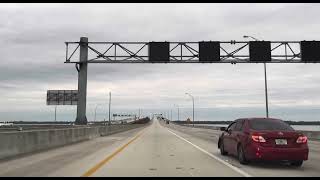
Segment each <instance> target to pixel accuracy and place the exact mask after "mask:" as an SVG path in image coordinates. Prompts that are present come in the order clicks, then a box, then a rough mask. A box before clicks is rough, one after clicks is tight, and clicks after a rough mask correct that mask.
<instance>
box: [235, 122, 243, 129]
mask: <svg viewBox="0 0 320 180" xmlns="http://www.w3.org/2000/svg"><path fill="white" fill-rule="evenodd" d="M243 122H244V121H243V120H239V121H237V124H236V127H235V131H242V129H243Z"/></svg>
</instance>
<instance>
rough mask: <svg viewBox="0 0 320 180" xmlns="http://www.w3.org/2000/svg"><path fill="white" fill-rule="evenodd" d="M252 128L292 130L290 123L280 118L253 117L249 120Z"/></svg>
mask: <svg viewBox="0 0 320 180" xmlns="http://www.w3.org/2000/svg"><path fill="white" fill-rule="evenodd" d="M249 124H250V127H251V129H253V130H282V131H283V130H287V131H291V130H294V129H293V128H292V127H291V126H290V125H288V124H287V123H285V122H283V121H281V120H268V119H254V120H250V121H249Z"/></svg>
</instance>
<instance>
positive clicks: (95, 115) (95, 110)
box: [94, 104, 99, 122]
mask: <svg viewBox="0 0 320 180" xmlns="http://www.w3.org/2000/svg"><path fill="white" fill-rule="evenodd" d="M98 106H99V104H97V105H96V108H95V109H94V122H96V117H97V108H98Z"/></svg>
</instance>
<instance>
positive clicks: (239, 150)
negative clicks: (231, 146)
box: [238, 145, 249, 164]
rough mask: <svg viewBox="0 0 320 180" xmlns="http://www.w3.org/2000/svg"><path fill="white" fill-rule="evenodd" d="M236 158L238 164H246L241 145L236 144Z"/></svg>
mask: <svg viewBox="0 0 320 180" xmlns="http://www.w3.org/2000/svg"><path fill="white" fill-rule="evenodd" d="M238 160H239V162H240V164H248V163H249V162H248V160H247V159H246V157H245V155H244V151H243V148H242V146H241V145H239V146H238Z"/></svg>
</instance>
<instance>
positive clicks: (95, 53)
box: [65, 41, 305, 64]
mask: <svg viewBox="0 0 320 180" xmlns="http://www.w3.org/2000/svg"><path fill="white" fill-rule="evenodd" d="M206 42H208V41H206ZM209 42H210V41H209ZM250 42H253V41H229V42H227V41H222V42H219V43H220V60H219V61H207V62H204V61H202V62H200V61H199V42H168V43H169V45H170V51H169V61H167V62H150V61H149V50H148V46H149V44H150V42H88V43H85V44H83V45H84V46H86V47H87V48H88V50H89V56H91V57H88V60H87V61H85V62H79V60H74V59H75V58H73V57H74V54H75V53H76V52H77V51H79V47H80V44H81V42H65V44H66V59H65V63H232V64H235V63H305V61H302V60H301V42H300V41H269V42H270V44H271V49H270V51H271V60H270V61H252V60H251V61H250V53H249V44H250ZM69 52H71V53H69Z"/></svg>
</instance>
